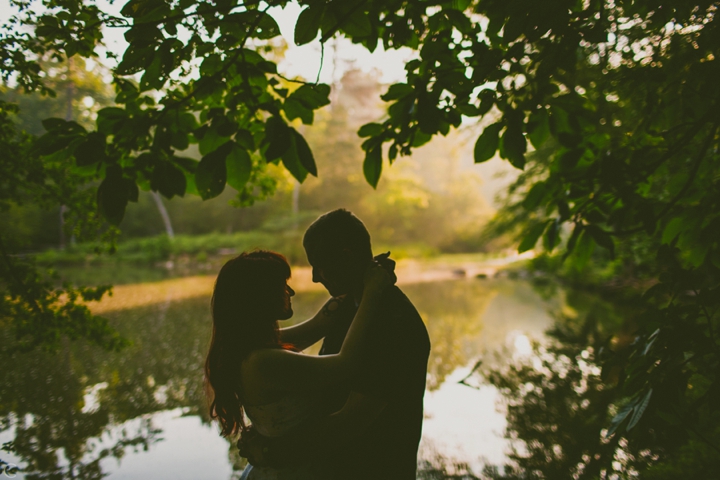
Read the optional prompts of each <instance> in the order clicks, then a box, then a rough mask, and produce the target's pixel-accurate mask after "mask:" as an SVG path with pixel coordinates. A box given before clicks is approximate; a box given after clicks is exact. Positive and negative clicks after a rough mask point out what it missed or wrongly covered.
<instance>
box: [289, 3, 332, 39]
mask: <svg viewBox="0 0 720 480" xmlns="http://www.w3.org/2000/svg"><path fill="white" fill-rule="evenodd" d="M324 12H325V5H324V4H322V3H319V4H316V5H313V6H311V7H308V8H306V9H305V10H303V11H302V12H300V16H298V19H297V23H296V24H295V45H305V44H306V43H310V42H312V41H313V40H315V38H316V37H317V35H318V30H320V23H321V22H322V16H323V13H324Z"/></svg>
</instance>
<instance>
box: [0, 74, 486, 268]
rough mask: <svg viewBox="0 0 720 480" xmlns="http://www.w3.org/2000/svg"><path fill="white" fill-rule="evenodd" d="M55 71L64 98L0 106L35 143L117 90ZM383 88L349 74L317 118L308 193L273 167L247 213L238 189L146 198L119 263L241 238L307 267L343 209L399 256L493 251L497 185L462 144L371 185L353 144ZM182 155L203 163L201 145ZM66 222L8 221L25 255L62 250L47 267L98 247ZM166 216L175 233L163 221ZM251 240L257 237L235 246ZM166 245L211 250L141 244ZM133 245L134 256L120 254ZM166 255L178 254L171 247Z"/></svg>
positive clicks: (84, 116)
mask: <svg viewBox="0 0 720 480" xmlns="http://www.w3.org/2000/svg"><path fill="white" fill-rule="evenodd" d="M50 71H51V72H52V73H53V74H54V76H53V79H52V84H53V86H54V88H55V90H56V91H57V96H56V97H55V98H49V97H41V96H39V95H20V94H17V93H16V92H14V91H12V90H7V89H6V90H5V91H4V92H2V96H0V98H3V99H5V100H8V101H13V102H19V103H20V107H21V108H20V113H19V115H17V117H16V121H17V122H18V124H19V126H20V127H22V128H23V129H24V130H26V131H28V132H29V133H32V134H42V133H43V131H44V130H43V127H42V124H41V122H40V121H41V119H43V118H47V117H58V118H74V119H80V123H82V122H83V121H85V122H91V121H93V120H94V117H95V116H96V114H95V112H96V111H97V110H98V109H99V108H102V107H104V106H107V105H110V104H112V101H111V99H112V97H113V94H112V91H111V87H110V86H109V85H108V84H107V82H106V79H105V78H104V75H105V74H106V72H104V70H103V68H102V67H101V66H100V65H92V64H91V65H86V64H85V63H83V62H82V60H73V62H72V63H70V64H67V63H57V64H55V65H53V66H52V68H51V69H50ZM290 87H291V88H292V85H290ZM383 88H384V87H383V85H381V83H380V82H379V80H378V74H377V72H371V73H368V72H363V71H361V70H356V69H350V70H348V71H346V73H345V74H344V75H343V77H342V79H340V80H339V81H338V82H337V84H336V85H334V93H333V95H334V99H333V103H332V105H331V106H328V107H327V108H325V109H323V110H322V111H320V112H319V115H317V117H316V120H315V124H314V125H313V126H312V128H307V129H306V130H305V131H303V135H305V136H306V137H307V139H308V142H309V143H310V145H311V147H312V149H313V152H314V154H315V157H316V162H317V165H318V170H319V172H320V175H319V176H318V178H315V177H310V178H308V179H307V180H306V181H305V182H304V183H303V184H302V185H300V184H298V183H297V182H296V181H295V180H294V179H293V178H292V176H291V175H290V174H289V173H288V172H287V171H286V170H284V169H282V168H281V167H277V166H275V165H268V166H267V168H266V171H265V174H266V178H265V179H264V180H265V184H264V188H266V189H267V190H266V192H264V193H265V195H259V196H260V197H261V198H262V197H265V199H264V200H262V201H258V202H255V203H254V205H253V206H252V208H238V207H239V203H240V202H239V201H238V198H237V192H235V191H234V190H231V189H227V190H226V191H225V192H224V193H223V194H222V195H221V197H220V198H219V199H217V201H213V202H204V201H203V200H202V199H200V198H199V197H197V196H192V195H186V196H185V197H183V198H180V197H174V198H173V199H172V200H167V199H165V198H160V196H158V195H157V194H155V193H153V192H145V191H141V192H140V196H139V200H138V202H137V203H131V204H130V205H129V206H128V209H127V213H126V215H125V218H124V219H123V222H122V224H121V234H120V237H119V240H120V249H119V251H120V252H121V253H122V252H123V251H128V250H129V251H145V252H146V255H140V256H135V257H132V255H130V256H129V257H128V258H131V257H132V259H138V258H140V257H142V258H146V259H151V260H152V259H158V258H157V255H156V253H158V252H163V251H165V250H163V249H164V248H166V247H164V246H163V245H166V244H167V245H170V243H177V245H176V247H175V251H177V250H180V251H182V252H185V253H197V252H198V250H201V251H206V252H208V253H214V251H215V250H217V249H222V248H226V249H227V248H234V247H235V248H244V247H247V246H248V243H247V242H244V241H241V240H238V239H239V238H241V237H242V238H247V239H249V240H248V241H249V242H250V243H249V244H250V245H253V244H255V242H258V243H257V245H258V246H267V247H268V248H270V247H272V248H279V249H282V250H283V251H285V252H287V254H288V256H290V257H291V258H292V260H293V261H302V260H303V258H302V257H303V255H302V254H301V252H300V251H299V250H298V248H299V246H300V245H299V242H298V240H299V235H300V233H301V231H302V230H303V229H304V228H305V227H306V226H307V225H308V224H309V223H310V222H311V221H312V220H313V219H314V218H315V217H316V216H317V215H318V214H320V213H323V212H325V211H328V210H331V209H334V208H338V207H344V208H348V209H349V210H351V211H353V212H355V213H357V214H358V215H359V216H360V217H361V218H363V219H364V220H365V222H366V223H367V224H368V227H369V228H370V231H371V232H373V238H374V241H375V243H376V244H377V245H378V246H383V247H384V246H390V245H394V246H395V249H396V252H398V253H400V254H401V255H402V254H403V252H404V253H405V254H411V255H427V254H433V253H437V252H468V251H473V252H477V251H482V250H484V249H485V244H486V241H485V240H484V239H483V237H482V234H481V233H482V229H483V226H484V225H485V224H486V222H487V220H488V219H489V217H490V216H491V215H492V212H493V209H492V208H491V206H490V205H489V201H488V197H489V196H490V195H489V194H488V193H487V191H488V190H489V189H490V190H491V189H492V182H494V181H496V180H495V179H493V178H488V179H481V178H480V176H479V174H478V173H477V171H473V170H471V168H472V167H471V166H472V163H471V162H470V161H469V160H467V161H465V162H464V161H463V160H464V156H465V155H467V152H466V151H467V150H468V149H467V148H464V147H465V146H466V142H464V141H463V138H464V137H465V136H467V135H466V134H465V132H463V131H460V132H458V133H456V134H454V135H452V136H451V137H450V138H442V139H438V140H437V141H435V142H432V143H430V144H429V145H427V146H426V147H425V148H423V149H421V150H418V151H417V152H416V153H414V154H413V161H407V159H401V160H400V161H398V162H397V163H396V164H395V165H393V166H392V168H390V169H388V170H387V171H386V172H385V174H384V175H383V178H382V180H381V181H380V183H379V185H378V188H377V191H374V190H373V189H372V188H371V187H370V186H369V185H368V184H367V182H366V181H365V179H364V178H363V176H362V161H363V152H362V150H361V149H360V143H361V140H362V139H360V138H359V137H358V136H357V134H356V132H357V129H358V128H359V127H360V126H361V125H363V124H364V123H367V122H369V121H372V120H374V119H378V118H382V116H383V110H382V104H381V103H380V101H379V95H380V92H381V91H382V89H383ZM300 128H303V127H300ZM184 153H185V155H186V156H188V157H194V158H196V159H198V160H199V159H200V155H199V152H198V151H197V146H195V145H191V147H190V149H188V150H187V151H186V152H184ZM464 154H465V155H464ZM488 181H489V182H490V183H491V185H488ZM483 183H484V185H483ZM483 190H484V191H485V192H483ZM256 193H259V192H256ZM163 210H165V212H163ZM61 211H62V209H53V210H45V209H42V208H40V207H38V206H36V205H33V204H24V203H22V202H18V205H16V206H15V207H14V208H13V209H11V210H10V211H9V212H8V213H7V214H6V215H3V217H2V218H1V219H0V228H2V229H3V230H4V231H6V232H8V234H9V235H11V236H12V237H13V238H15V239H17V240H18V241H19V242H20V243H21V244H22V245H23V246H24V249H25V251H27V252H38V251H42V250H46V249H60V250H63V251H64V253H62V254H58V253H57V252H56V253H55V254H52V253H51V254H49V256H48V255H46V257H47V259H48V260H50V259H52V260H54V261H58V260H62V259H65V260H67V261H71V260H77V259H78V258H80V257H82V256H83V255H84V254H85V253H87V252H88V251H90V252H92V248H93V247H92V246H87V247H84V246H79V245H77V244H76V243H75V242H74V238H73V235H72V233H71V232H72V226H63V220H62V215H61ZM164 213H167V218H168V220H169V224H168V223H167V222H165V221H164V220H163V214H164ZM243 232H244V233H248V232H254V235H251V236H249V237H248V236H247V235H245V236H242V235H241V236H240V237H238V236H237V235H236V234H238V233H243ZM293 232H295V234H293ZM298 232H300V233H298ZM163 234H169V235H170V236H173V235H177V236H180V237H188V236H199V235H203V236H207V235H211V237H208V238H207V239H206V240H207V246H206V247H204V248H202V247H200V246H198V245H195V244H197V242H192V241H188V240H187V239H186V241H184V242H182V241H180V242H176V241H175V240H173V241H171V242H170V243H168V242H167V241H166V240H163V239H158V240H156V241H143V242H139V241H133V240H136V239H140V238H145V237H156V236H160V235H163ZM283 239H285V240H286V241H283ZM178 240H180V239H178ZM198 240H200V239H198ZM127 242H130V244H129V245H128V246H127V248H123V247H122V244H123V243H127ZM201 243H202V242H201ZM398 248H399V249H400V251H398ZM167 249H170V250H172V248H171V247H170V246H167ZM163 255H164V254H161V255H160V256H161V257H162V256H163Z"/></svg>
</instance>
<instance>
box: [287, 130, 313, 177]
mask: <svg viewBox="0 0 720 480" xmlns="http://www.w3.org/2000/svg"><path fill="white" fill-rule="evenodd" d="M292 133H293V136H294V140H295V150H296V152H297V156H298V160H299V161H300V165H302V166H303V168H304V169H305V170H307V171H308V173H309V174H310V175H312V176H313V177H317V165H316V164H315V157H314V156H313V154H312V150H311V149H310V145H308V143H307V141H306V140H305V137H303V136H302V135H301V134H300V132H298V131H297V130H295V129H294V128H293V129H292Z"/></svg>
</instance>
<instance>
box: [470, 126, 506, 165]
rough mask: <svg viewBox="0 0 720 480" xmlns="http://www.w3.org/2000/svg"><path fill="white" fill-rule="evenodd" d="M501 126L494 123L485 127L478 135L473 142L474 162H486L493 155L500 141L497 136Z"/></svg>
mask: <svg viewBox="0 0 720 480" xmlns="http://www.w3.org/2000/svg"><path fill="white" fill-rule="evenodd" d="M501 128H502V124H501V123H494V124H492V125H489V126H487V127H485V130H483V133H482V135H480V137H479V138H478V139H477V142H475V150H474V156H475V163H482V162H486V161H488V160H490V159H491V158H492V157H493V156H495V152H496V151H497V149H498V144H499V142H500V140H499V138H498V136H499V135H500V129H501Z"/></svg>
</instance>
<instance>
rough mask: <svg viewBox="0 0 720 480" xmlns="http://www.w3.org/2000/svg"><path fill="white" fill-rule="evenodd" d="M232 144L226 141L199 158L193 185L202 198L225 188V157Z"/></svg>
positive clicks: (212, 196)
mask: <svg viewBox="0 0 720 480" xmlns="http://www.w3.org/2000/svg"><path fill="white" fill-rule="evenodd" d="M233 145H234V144H233V143H231V142H227V143H225V144H223V145H221V146H220V147H219V148H218V149H217V150H214V151H212V152H210V153H208V154H207V155H205V156H204V157H203V158H202V160H200V163H199V164H198V168H197V171H196V172H195V185H196V186H197V190H198V193H200V197H201V198H202V199H203V200H207V199H209V198H214V197H217V196H218V195H220V194H221V193H222V192H223V190H225V182H226V181H227V167H226V164H225V159H226V158H227V156H228V155H229V154H230V151H231V150H232V148H233Z"/></svg>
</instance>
